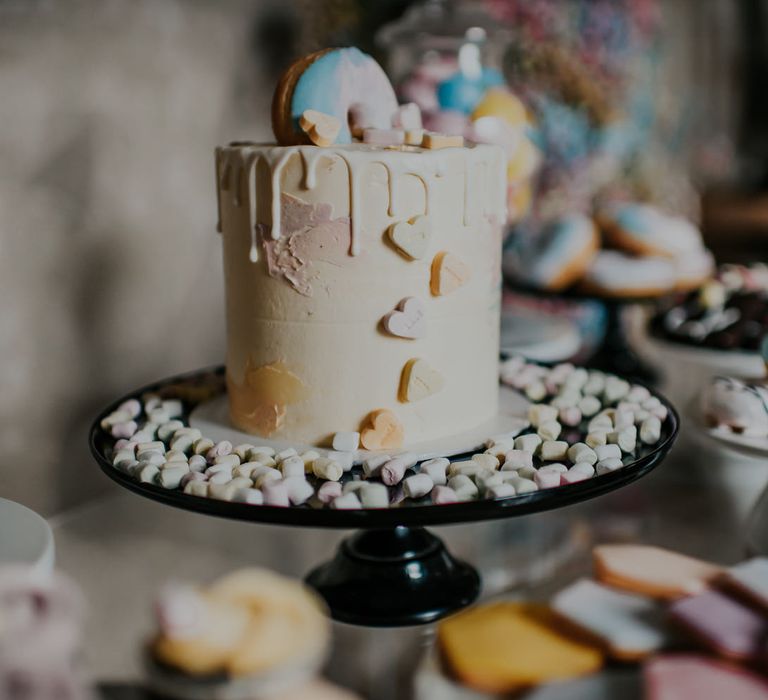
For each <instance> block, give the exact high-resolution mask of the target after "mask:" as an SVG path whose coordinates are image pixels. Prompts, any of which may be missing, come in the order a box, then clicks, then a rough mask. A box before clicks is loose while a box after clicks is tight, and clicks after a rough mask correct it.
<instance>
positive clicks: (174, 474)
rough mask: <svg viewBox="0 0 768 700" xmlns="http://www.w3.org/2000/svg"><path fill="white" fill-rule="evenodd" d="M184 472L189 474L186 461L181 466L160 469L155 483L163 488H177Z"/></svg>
mask: <svg viewBox="0 0 768 700" xmlns="http://www.w3.org/2000/svg"><path fill="white" fill-rule="evenodd" d="M185 474H189V467H188V466H187V465H186V463H185V464H184V465H183V466H178V467H176V466H174V467H168V468H167V469H162V470H161V471H160V475H159V476H158V478H157V483H158V484H159V485H160V486H162V487H163V488H164V489H177V488H179V485H180V484H181V480H182V478H183V477H184V475H185Z"/></svg>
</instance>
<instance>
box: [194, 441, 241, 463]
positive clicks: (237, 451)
mask: <svg viewBox="0 0 768 700" xmlns="http://www.w3.org/2000/svg"><path fill="white" fill-rule="evenodd" d="M211 447H213V445H211ZM254 447H255V445H251V444H250V443H249V442H244V443H241V444H240V445H235V446H234V447H233V448H232V452H233V453H234V454H236V455H237V456H238V458H239V459H240V461H241V462H249V461H250V453H251V450H252V449H253V448H254ZM192 449H193V450H194V449H195V448H194V446H193V447H192ZM209 449H210V448H209Z"/></svg>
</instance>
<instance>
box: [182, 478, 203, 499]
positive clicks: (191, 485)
mask: <svg viewBox="0 0 768 700" xmlns="http://www.w3.org/2000/svg"><path fill="white" fill-rule="evenodd" d="M184 493H185V494H187V496H197V497H198V498H207V496H208V483H207V482H205V481H188V482H187V483H186V484H185V486H184Z"/></svg>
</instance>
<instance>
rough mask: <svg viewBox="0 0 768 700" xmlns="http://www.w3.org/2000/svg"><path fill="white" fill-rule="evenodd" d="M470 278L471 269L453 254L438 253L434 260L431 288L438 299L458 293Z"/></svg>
mask: <svg viewBox="0 0 768 700" xmlns="http://www.w3.org/2000/svg"><path fill="white" fill-rule="evenodd" d="M469 278H470V270H469V267H468V266H467V265H466V264H465V263H464V262H463V261H462V260H461V259H459V258H457V257H456V256H455V255H453V254H452V253H447V252H445V251H444V252H442V253H438V254H437V255H436V256H435V258H434V260H432V275H431V278H430V281H429V287H430V289H431V291H432V294H434V295H435V296H436V297H438V296H445V295H446V294H450V293H451V292H454V291H456V290H457V289H458V288H459V287H461V286H463V285H465V284H466V283H467V282H468V281H469Z"/></svg>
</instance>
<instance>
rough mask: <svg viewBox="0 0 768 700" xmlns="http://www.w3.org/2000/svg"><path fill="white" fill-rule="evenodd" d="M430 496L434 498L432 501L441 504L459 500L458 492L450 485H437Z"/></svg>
mask: <svg viewBox="0 0 768 700" xmlns="http://www.w3.org/2000/svg"><path fill="white" fill-rule="evenodd" d="M430 497H431V498H432V503H434V504H436V505H439V506H440V505H446V504H448V503H458V502H459V496H458V494H457V493H456V492H455V491H454V490H453V489H452V488H451V487H450V486H435V488H433V489H432V493H431V494H430Z"/></svg>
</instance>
